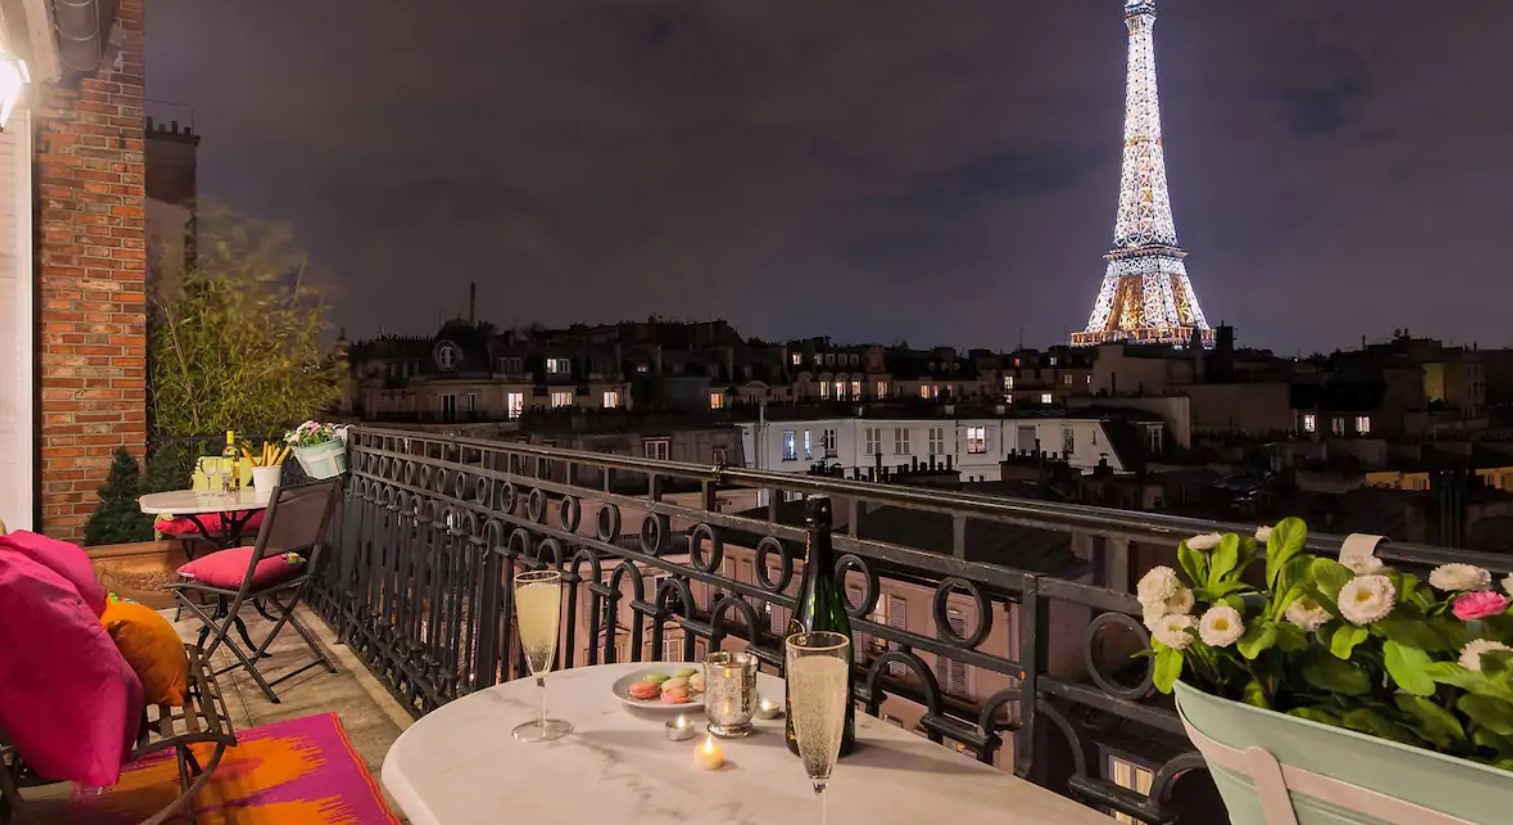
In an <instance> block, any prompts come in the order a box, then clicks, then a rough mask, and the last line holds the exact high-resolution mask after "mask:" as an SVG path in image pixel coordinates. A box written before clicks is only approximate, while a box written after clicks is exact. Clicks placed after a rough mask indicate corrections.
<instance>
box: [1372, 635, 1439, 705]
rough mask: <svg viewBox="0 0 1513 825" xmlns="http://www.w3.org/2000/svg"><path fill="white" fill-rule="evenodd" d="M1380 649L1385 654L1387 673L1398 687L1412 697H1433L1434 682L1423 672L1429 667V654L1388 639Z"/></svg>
mask: <svg viewBox="0 0 1513 825" xmlns="http://www.w3.org/2000/svg"><path fill="white" fill-rule="evenodd" d="M1382 649H1383V652H1384V653H1386V663H1387V673H1388V674H1389V675H1391V676H1392V681H1394V682H1396V683H1397V686H1398V687H1400V688H1402V689H1403V690H1406V691H1408V692H1409V693H1411V694H1413V695H1414V696H1433V695H1434V680H1433V679H1431V678H1429V674H1428V672H1427V671H1426V670H1425V669H1426V668H1427V667H1428V666H1429V654H1427V653H1425V652H1424V651H1422V650H1419V649H1418V648H1416V647H1410V646H1408V645H1401V644H1398V643H1397V642H1395V641H1393V640H1392V639H1388V640H1387V641H1386V642H1385V643H1384V644H1383V645H1382Z"/></svg>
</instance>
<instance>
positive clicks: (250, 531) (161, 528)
mask: <svg viewBox="0 0 1513 825" xmlns="http://www.w3.org/2000/svg"><path fill="white" fill-rule="evenodd" d="M264 512H265V511H263V510H258V511H257V512H255V513H253V514H252V517H251V518H249V519H247V523H246V524H244V525H242V535H244V536H247V537H249V538H250V537H252V536H256V535H257V528H259V527H262V526H263V513H264ZM196 518H198V519H199V520H200V524H203V525H205V530H206V531H207V535H212V536H218V535H220V534H221V533H223V532H225V525H224V524H222V521H223V519H222V518H221V515H220V514H219V513H207V514H205V515H203V516H196ZM152 529H154V530H156V531H158V532H159V533H162V534H163V535H165V536H197V535H199V534H200V528H199V525H196V524H195V523H194V522H193V521H191V520H190V519H189V517H188V516H179V517H178V518H169V519H162V520H161V521H158V522H156V523H154V524H153V525H152Z"/></svg>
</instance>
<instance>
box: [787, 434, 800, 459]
mask: <svg viewBox="0 0 1513 825" xmlns="http://www.w3.org/2000/svg"><path fill="white" fill-rule="evenodd" d="M798 457H799V451H798V442H797V441H796V436H795V434H794V432H793V430H783V460H784V461H797V460H798Z"/></svg>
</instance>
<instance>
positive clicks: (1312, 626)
mask: <svg viewBox="0 0 1513 825" xmlns="http://www.w3.org/2000/svg"><path fill="white" fill-rule="evenodd" d="M1331 618H1333V617H1331V616H1330V615H1329V611H1328V610H1325V609H1324V606H1323V605H1321V604H1319V603H1318V602H1316V601H1314V600H1313V599H1310V598H1308V597H1307V596H1301V597H1299V598H1298V599H1297V601H1294V602H1293V603H1292V604H1289V605H1287V621H1289V622H1292V623H1293V624H1295V625H1297V626H1298V627H1301V628H1303V629H1304V630H1307V631H1310V632H1311V631H1314V630H1318V629H1319V628H1321V627H1323V626H1324V623H1325V622H1327V621H1329V620H1330V619H1331Z"/></svg>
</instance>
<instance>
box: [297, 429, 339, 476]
mask: <svg viewBox="0 0 1513 825" xmlns="http://www.w3.org/2000/svg"><path fill="white" fill-rule="evenodd" d="M294 457H295V458H297V459H299V466H300V467H302V468H304V471H305V475H307V476H309V477H311V478H314V479H322V478H333V477H335V476H339V475H341V474H342V473H345V472H346V471H347V442H345V441H343V440H341V439H339V438H337V439H332V440H331V441H325V442H322V443H320V444H315V445H312V446H309V447H295V448H294Z"/></svg>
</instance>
